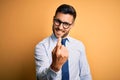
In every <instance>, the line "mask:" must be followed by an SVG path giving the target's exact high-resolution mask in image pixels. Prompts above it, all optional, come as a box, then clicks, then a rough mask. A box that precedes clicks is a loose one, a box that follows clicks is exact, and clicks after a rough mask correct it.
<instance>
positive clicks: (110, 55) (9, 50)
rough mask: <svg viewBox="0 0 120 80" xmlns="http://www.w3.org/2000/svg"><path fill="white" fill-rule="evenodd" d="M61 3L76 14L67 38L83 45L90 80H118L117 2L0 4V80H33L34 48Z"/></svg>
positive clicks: (8, 0) (15, 0)
mask: <svg viewBox="0 0 120 80" xmlns="http://www.w3.org/2000/svg"><path fill="white" fill-rule="evenodd" d="M62 3H68V4H71V5H73V6H74V7H75V9H76V10H77V19H76V23H75V25H74V27H73V29H72V30H71V33H70V35H71V36H73V37H74V38H77V39H79V40H81V41H82V42H83V43H84V44H85V46H86V52H87V59H88V62H89V64H90V69H91V73H92V77H93V80H120V0H0V80H35V61H34V47H35V45H36V44H37V43H38V42H39V41H41V40H42V39H43V38H45V37H47V36H49V35H51V33H52V28H51V26H52V18H53V16H54V12H55V10H56V8H57V7H58V6H59V5H60V4H62Z"/></svg>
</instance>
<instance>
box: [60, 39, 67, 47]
mask: <svg viewBox="0 0 120 80" xmlns="http://www.w3.org/2000/svg"><path fill="white" fill-rule="evenodd" d="M66 40H67V38H64V39H62V41H61V44H62V45H64V46H65V43H66Z"/></svg>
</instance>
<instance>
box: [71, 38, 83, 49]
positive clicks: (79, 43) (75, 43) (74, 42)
mask: <svg viewBox="0 0 120 80" xmlns="http://www.w3.org/2000/svg"><path fill="white" fill-rule="evenodd" d="M69 40H70V43H71V44H72V45H73V46H77V47H78V48H81V49H84V48H85V46H84V43H83V42H82V41H81V40H78V39H75V38H73V37H69Z"/></svg>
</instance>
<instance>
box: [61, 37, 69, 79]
mask: <svg viewBox="0 0 120 80" xmlns="http://www.w3.org/2000/svg"><path fill="white" fill-rule="evenodd" d="M66 40H67V38H65V39H62V41H61V43H62V45H64V46H66V45H65V42H66ZM62 80H69V67H68V60H67V61H66V62H65V63H64V64H63V66H62Z"/></svg>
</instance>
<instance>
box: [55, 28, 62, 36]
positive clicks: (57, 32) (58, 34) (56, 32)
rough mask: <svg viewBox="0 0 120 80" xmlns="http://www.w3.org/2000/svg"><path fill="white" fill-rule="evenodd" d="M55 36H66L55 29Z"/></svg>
mask: <svg viewBox="0 0 120 80" xmlns="http://www.w3.org/2000/svg"><path fill="white" fill-rule="evenodd" d="M55 34H56V35H57V36H61V37H62V36H63V34H64V31H62V30H58V29H55Z"/></svg>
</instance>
